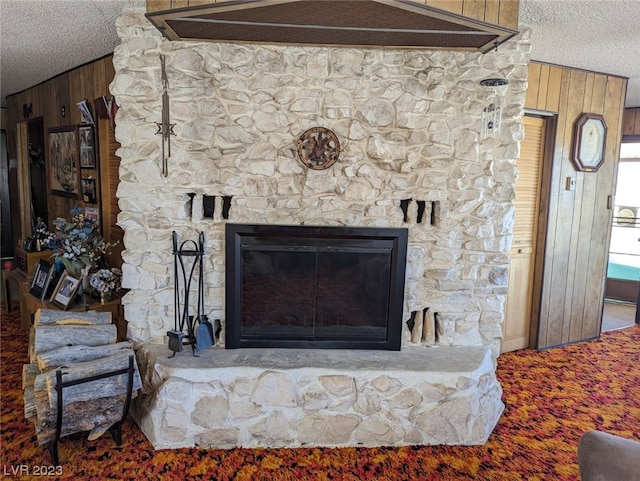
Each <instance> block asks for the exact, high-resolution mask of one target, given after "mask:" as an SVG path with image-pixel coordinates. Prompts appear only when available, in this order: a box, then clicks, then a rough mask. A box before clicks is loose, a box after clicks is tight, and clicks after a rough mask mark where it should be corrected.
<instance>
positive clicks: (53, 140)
mask: <svg viewBox="0 0 640 481" xmlns="http://www.w3.org/2000/svg"><path fill="white" fill-rule="evenodd" d="M48 168H49V188H50V189H51V194H53V195H61V196H64V197H71V198H74V199H78V198H79V197H80V163H79V157H78V137H77V128H76V126H75V125H71V126H68V127H58V128H55V129H49V162H48Z"/></svg>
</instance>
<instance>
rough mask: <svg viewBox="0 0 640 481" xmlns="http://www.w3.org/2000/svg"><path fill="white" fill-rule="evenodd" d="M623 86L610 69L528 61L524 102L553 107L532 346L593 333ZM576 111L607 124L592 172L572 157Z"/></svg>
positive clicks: (606, 244)
mask: <svg viewBox="0 0 640 481" xmlns="http://www.w3.org/2000/svg"><path fill="white" fill-rule="evenodd" d="M626 88H627V80H626V79H624V78H620V77H616V76H612V75H605V74H599V73H594V72H586V71H582V70H576V69H570V68H563V67H558V66H553V65H546V64H540V63H530V64H529V85H528V88H527V96H526V103H525V107H526V108H527V109H533V110H537V111H544V112H548V113H552V114H553V116H552V117H551V122H552V123H554V124H555V128H556V131H555V137H554V138H553V139H552V144H553V145H552V146H551V150H552V158H550V159H549V162H547V164H546V166H545V169H546V170H545V172H544V173H543V175H544V180H543V194H542V199H541V214H542V215H541V219H542V220H541V224H542V225H541V229H540V235H539V237H538V241H539V242H540V243H539V244H538V245H539V252H542V253H543V254H542V255H541V256H540V257H539V258H538V259H537V261H538V262H537V263H536V281H535V283H536V286H537V292H534V295H535V296H536V298H534V308H533V310H534V312H533V319H532V331H531V339H532V343H534V344H535V345H532V347H538V348H545V347H550V346H556V345H560V344H566V343H569V342H574V341H578V340H581V339H587V338H592V337H595V336H597V335H599V333H600V322H601V317H602V308H603V299H604V285H605V278H606V264H607V256H608V248H609V240H610V232H611V219H612V211H611V210H610V209H609V208H608V202H609V196H610V195H613V193H614V192H615V181H616V173H617V165H618V160H619V155H620V143H621V137H622V116H623V110H624V100H625V92H626ZM583 112H589V113H595V114H602V115H603V116H604V119H605V122H606V125H607V135H606V145H605V162H604V164H603V165H602V167H601V168H600V169H599V170H598V172H595V173H594V172H578V171H576V169H575V167H574V164H573V162H572V160H571V158H572V148H573V133H574V124H575V122H576V120H577V119H578V117H579V116H580V114H582V113H583ZM568 178H574V179H575V181H576V182H575V190H568V188H567V179H568ZM540 247H542V248H540ZM536 299H537V300H539V302H537V300H536ZM536 339H537V342H536Z"/></svg>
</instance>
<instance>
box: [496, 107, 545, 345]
mask: <svg viewBox="0 0 640 481" xmlns="http://www.w3.org/2000/svg"><path fill="white" fill-rule="evenodd" d="M523 122H524V128H525V137H524V140H523V141H522V143H521V145H520V158H519V159H518V160H517V162H516V164H517V166H518V180H517V182H516V201H515V208H516V212H515V222H514V226H513V243H512V245H511V251H510V252H509V258H510V259H511V266H510V267H509V294H508V295H507V303H506V310H505V321H504V324H503V325H502V335H503V339H502V349H501V350H502V352H507V351H514V350H516V349H522V348H525V347H527V346H528V345H529V325H530V323H531V301H532V292H533V268H534V259H535V250H536V249H535V239H536V233H537V225H538V204H539V198H540V174H541V166H542V159H543V154H544V139H545V120H544V119H542V118H537V117H528V116H526V117H524V118H523Z"/></svg>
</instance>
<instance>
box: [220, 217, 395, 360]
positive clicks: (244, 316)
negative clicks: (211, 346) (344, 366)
mask: <svg viewBox="0 0 640 481" xmlns="http://www.w3.org/2000/svg"><path fill="white" fill-rule="evenodd" d="M225 235H226V337H225V344H226V347H227V348H231V349H233V348H244V347H262V348H264V347H273V348H307V349H385V350H396V351H398V350H400V345H401V337H402V336H401V333H402V307H403V297H404V278H405V266H406V257H407V229H396V228H370V227H325V226H321V227H319V226H280V225H249V224H227V225H226V234H225Z"/></svg>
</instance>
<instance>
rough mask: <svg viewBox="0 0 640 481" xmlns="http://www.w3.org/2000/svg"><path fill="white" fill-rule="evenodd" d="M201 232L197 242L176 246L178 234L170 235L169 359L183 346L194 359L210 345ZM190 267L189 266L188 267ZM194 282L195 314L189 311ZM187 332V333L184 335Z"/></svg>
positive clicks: (211, 331) (211, 341) (211, 337)
mask: <svg viewBox="0 0 640 481" xmlns="http://www.w3.org/2000/svg"><path fill="white" fill-rule="evenodd" d="M203 256H204V232H200V236H199V238H198V243H197V244H196V242H195V241H193V240H186V241H184V242H183V243H182V244H180V246H178V235H177V234H176V232H175V231H174V232H173V272H174V283H173V285H174V299H175V326H174V330H173V331H169V332H167V336H169V349H170V350H171V351H173V354H172V355H171V356H170V357H173V356H175V355H176V352H180V351H182V349H183V346H191V349H192V351H193V355H194V356H196V357H197V356H198V354H197V352H198V351H200V350H202V349H205V348H207V347H209V346H212V345H213V343H214V339H213V326H212V325H211V322H209V320H208V318H207V316H205V315H204V276H203V262H202V258H203ZM189 264H190V265H189ZM194 281H195V282H197V290H198V301H197V312H196V314H195V315H193V313H191V312H190V311H189V309H191V303H190V301H189V296H190V294H191V288H192V283H195V282H194ZM185 331H186V332H185Z"/></svg>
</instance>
